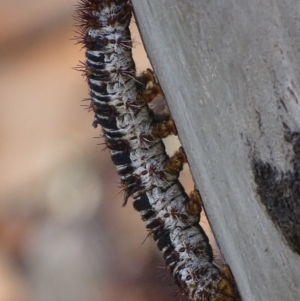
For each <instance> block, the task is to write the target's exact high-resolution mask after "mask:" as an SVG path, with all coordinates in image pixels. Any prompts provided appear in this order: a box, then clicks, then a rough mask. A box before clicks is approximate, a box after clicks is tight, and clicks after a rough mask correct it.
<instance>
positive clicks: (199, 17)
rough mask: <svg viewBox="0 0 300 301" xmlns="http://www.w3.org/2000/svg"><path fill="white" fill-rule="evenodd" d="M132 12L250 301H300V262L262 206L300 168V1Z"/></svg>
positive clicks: (170, 5) (170, 3) (184, 4)
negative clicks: (291, 137)
mask: <svg viewBox="0 0 300 301" xmlns="http://www.w3.org/2000/svg"><path fill="white" fill-rule="evenodd" d="M133 5H134V9H135V14H136V19H137V21H138V24H139V28H140V31H141V34H142V38H143V41H144V44H145V47H146V50H147V53H148V56H149V58H150V60H151V63H152V65H153V68H154V70H155V72H156V73H157V76H158V79H159V81H160V83H161V85H162V87H163V90H164V92H165V94H166V99H167V102H168V105H169V107H170V110H171V113H172V116H173V118H174V119H175V121H176V124H177V127H178V131H179V137H180V140H181V142H182V144H183V146H184V149H185V151H186V153H187V156H188V159H189V163H190V167H191V170H192V173H193V176H194V179H195V182H196V184H197V187H198V189H199V190H200V191H201V194H202V197H203V198H204V203H205V209H206V211H207V214H208V217H209V220H210V223H211V226H212V228H213V231H214V233H215V236H216V239H217V242H218V244H219V246H220V249H221V252H222V254H223V256H224V258H225V261H226V262H227V263H228V264H229V265H230V267H231V269H232V271H233V274H234V276H235V279H236V281H237V284H238V287H239V289H240V291H241V294H242V296H243V300H244V301H269V300H270V301H283V300H284V301H296V300H300V297H299V296H300V256H299V254H297V253H296V252H293V251H292V248H291V247H290V246H289V244H288V243H287V240H286V239H285V238H284V235H283V232H282V231H281V230H282V229H281V230H280V227H278V226H276V221H275V222H274V220H272V219H271V217H270V215H269V214H268V213H267V211H266V207H265V206H264V204H266V202H268V197H270V195H271V196H272V193H270V191H271V192H272V191H273V190H274V191H276V189H277V186H276V185H277V184H278V183H279V182H280V180H278V179H277V178H276V176H277V177H279V176H278V175H281V176H282V175H283V177H289V176H291V177H292V178H291V179H292V180H291V179H289V180H291V181H292V182H293V181H294V180H293V176H295V174H296V172H297V170H296V169H297V168H299V167H300V165H299V164H298V165H297V164H296V165H295V164H294V165H293V162H294V163H295V160H296V159H297V160H298V161H297V162H298V163H299V156H300V154H299V153H298V157H297V156H296V155H297V154H296V153H295V152H294V151H295V149H296V146H295V144H294V145H293V144H291V143H290V142H288V141H287V140H288V139H287V138H286V135H287V128H286V127H285V125H287V126H288V127H289V128H290V130H291V131H295V132H300V94H299V93H300V75H299V70H300V1H299V0H253V1H248V0H240V1H234V0H228V1H221V0H210V1H208V0H205V1H199V0H187V1H182V0H151V1H141V0H133ZM298 142H299V141H298ZM293 146H294V149H293ZM293 150H294V151H293ZM255 160H256V161H255ZM257 160H258V161H257ZM292 160H294V161H292ZM253 162H260V163H259V164H261V166H259V164H258V168H260V167H261V168H262V169H264V170H265V169H266V165H264V164H265V163H264V162H267V163H268V164H270V165H269V166H270V168H271V172H270V174H271V175H270V178H272V176H273V177H274V179H271V180H270V181H271V182H272V181H273V184H274V185H275V186H274V187H275V189H273V188H272V187H270V183H267V184H266V185H267V187H265V186H264V185H263V183H262V185H261V186H260V184H261V183H258V184H257V182H255V176H254V174H255V171H254V170H253V164H254V163H253ZM276 170H277V171H278V174H277V173H276ZM288 170H289V171H290V173H289V172H288ZM277 180H278V181H279V182H278V183H277V182H276V181H277ZM268 185H269V187H268ZM271 186H272V185H271ZM268 188H269V190H268ZM285 188H286V187H285ZM257 189H261V190H260V191H261V193H262V198H261V197H260V196H259V195H258V193H257V191H258V190H257ZM289 189H290V188H287V190H289ZM276 193H277V192H276ZM276 193H275V197H276ZM284 193H287V191H283V194H284ZM295 193H296V195H295ZM264 196H265V197H266V200H265V203H264V204H263V202H262V199H263V197H264ZM295 196H296V198H297V196H299V195H297V192H294V199H295ZM271 201H272V198H271ZM298 202H299V198H298ZM298 204H299V203H298ZM273 205H274V204H273ZM273 205H270V206H273ZM272 208H273V207H272ZM272 208H271V209H272ZM295 208H296V211H297V212H298V213H295V212H294V213H295V214H296V215H295V216H296V217H297V214H298V216H299V215H300V213H299V211H300V210H299V206H298V205H297V206H295ZM295 208H294V209H295ZM273 209H274V208H273ZM274 210H275V213H276V208H275V209H274ZM277 213H278V212H277ZM275 215H276V214H275ZM280 216H281V213H280V212H279V217H280ZM295 216H294V217H295ZM294 222H295V221H294ZM297 229H299V227H298V228H296V230H297ZM283 230H284V229H283ZM294 230H295V229H294ZM285 231H287V232H285V234H287V233H288V231H289V228H287V229H285ZM298 234H299V233H298ZM296 247H297V246H296ZM298 247H299V246H298Z"/></svg>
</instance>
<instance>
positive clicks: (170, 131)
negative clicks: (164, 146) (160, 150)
mask: <svg viewBox="0 0 300 301" xmlns="http://www.w3.org/2000/svg"><path fill="white" fill-rule="evenodd" d="M152 134H153V135H154V136H155V137H157V138H166V137H168V136H170V135H177V129H176V125H175V123H174V121H173V120H172V119H168V120H166V121H163V122H158V123H155V124H154V126H153V129H152Z"/></svg>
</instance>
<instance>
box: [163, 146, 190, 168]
mask: <svg viewBox="0 0 300 301" xmlns="http://www.w3.org/2000/svg"><path fill="white" fill-rule="evenodd" d="M184 163H187V158H186V155H185V153H184V151H183V148H182V147H180V148H179V150H178V151H176V152H175V154H174V155H173V156H172V157H171V158H170V159H169V160H168V161H166V163H165V165H164V168H165V171H166V172H168V173H169V174H178V173H179V172H180V171H182V169H183V164H184Z"/></svg>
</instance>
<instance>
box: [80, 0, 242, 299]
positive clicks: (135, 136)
mask: <svg viewBox="0 0 300 301" xmlns="http://www.w3.org/2000/svg"><path fill="white" fill-rule="evenodd" d="M131 15H132V5H131V1H129V0H81V2H80V4H79V5H78V7H77V21H78V27H79V34H80V38H79V41H80V42H81V43H82V44H83V45H84V47H85V48H86V53H85V54H86V62H85V63H84V65H82V66H81V67H79V68H78V69H79V70H81V71H82V72H83V73H84V75H85V76H86V78H87V82H88V85H89V89H90V101H91V104H90V107H91V108H92V109H93V111H94V113H95V120H94V122H93V126H94V127H97V126H98V125H101V126H102V131H103V137H104V139H105V143H106V146H107V148H108V149H110V151H111V158H112V161H113V162H114V164H115V165H116V167H117V170H118V174H119V175H120V177H121V183H122V189H123V192H124V205H125V204H126V203H127V200H128V198H129V197H133V199H134V202H133V206H134V208H135V209H136V210H137V211H139V212H140V214H141V216H142V219H143V220H144V221H145V222H146V228H147V229H148V231H149V233H150V234H151V235H152V236H153V238H154V240H155V241H157V245H158V248H159V249H160V250H161V251H162V253H163V257H164V259H165V262H166V266H167V269H168V270H169V271H170V273H171V274H172V276H173V278H174V280H175V282H176V284H177V285H178V287H179V293H181V294H183V295H185V296H187V297H188V298H189V299H190V300H194V301H233V300H239V297H238V296H237V292H236V290H235V287H234V284H233V279H232V276H231V274H230V272H229V271H228V269H227V268H226V266H225V268H221V269H220V268H219V267H217V266H216V265H215V264H214V263H213V253H212V248H211V246H210V244H209V242H208V238H207V236H206V234H205V232H204V231H203V229H202V228H201V226H200V225H199V220H200V212H201V201H200V196H199V195H198V194H197V193H196V192H193V193H192V194H191V195H190V196H188V195H187V194H186V192H185V190H184V188H183V187H182V185H181V184H180V182H179V180H178V177H179V173H180V171H181V170H182V167H183V164H184V163H186V158H185V154H184V152H183V149H182V148H180V149H179V150H178V151H177V152H176V153H175V154H174V155H173V156H172V157H169V156H168V155H167V153H166V151H165V146H164V144H163V142H162V138H164V137H166V136H168V135H170V134H176V128H175V125H174V123H173V121H172V120H171V119H170V118H169V116H168V115H166V114H160V115H159V114H154V113H153V111H152V110H151V109H150V108H149V106H148V103H149V102H150V101H151V100H152V99H153V98H154V97H155V96H156V95H157V94H161V93H162V91H161V88H160V86H159V85H158V83H157V81H156V79H155V76H154V75H153V73H152V71H151V70H146V71H145V72H143V73H142V74H141V76H136V71H135V63H134V61H133V59H132V53H131V48H132V41H131V37H130V31H129V23H130V20H131Z"/></svg>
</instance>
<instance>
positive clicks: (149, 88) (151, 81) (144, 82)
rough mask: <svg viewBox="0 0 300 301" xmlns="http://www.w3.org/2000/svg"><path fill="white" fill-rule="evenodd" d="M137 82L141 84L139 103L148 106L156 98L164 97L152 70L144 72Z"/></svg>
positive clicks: (139, 87)
mask: <svg viewBox="0 0 300 301" xmlns="http://www.w3.org/2000/svg"><path fill="white" fill-rule="evenodd" d="M137 81H138V83H139V86H138V90H139V93H138V95H139V97H138V101H139V102H140V103H144V104H146V103H149V102H151V101H152V100H153V99H154V98H155V97H156V96H158V95H162V96H163V95H164V93H163V91H162V88H161V86H160V85H159V83H158V81H157V80H156V78H155V75H154V73H153V71H152V70H150V69H147V70H146V71H144V72H143V73H142V74H141V76H139V77H137Z"/></svg>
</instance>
